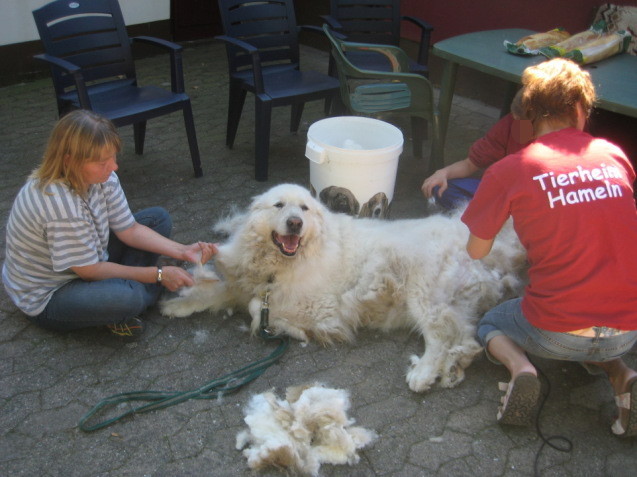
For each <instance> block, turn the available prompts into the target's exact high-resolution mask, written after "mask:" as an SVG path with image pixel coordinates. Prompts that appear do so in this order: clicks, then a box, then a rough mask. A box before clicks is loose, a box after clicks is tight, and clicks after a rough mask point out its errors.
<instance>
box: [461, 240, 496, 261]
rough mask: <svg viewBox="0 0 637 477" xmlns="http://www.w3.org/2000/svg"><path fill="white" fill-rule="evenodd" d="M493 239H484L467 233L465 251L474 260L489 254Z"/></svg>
mask: <svg viewBox="0 0 637 477" xmlns="http://www.w3.org/2000/svg"><path fill="white" fill-rule="evenodd" d="M494 240H495V239H489V240H485V239H481V238H480V237H476V236H475V235H473V234H469V240H468V241H467V252H468V253H469V256H470V257H471V258H472V259H474V260H478V259H481V258H484V257H486V256H487V255H489V252H490V251H491V247H493V241H494Z"/></svg>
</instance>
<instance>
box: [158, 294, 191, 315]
mask: <svg viewBox="0 0 637 477" xmlns="http://www.w3.org/2000/svg"><path fill="white" fill-rule="evenodd" d="M159 310H160V312H161V314H162V315H164V316H168V317H170V318H184V317H186V316H190V315H192V314H193V313H195V312H197V311H200V310H198V309H195V307H193V306H191V305H190V303H189V300H187V299H186V298H184V297H179V296H178V297H175V298H169V299H167V300H164V301H162V302H161V303H160V304H159Z"/></svg>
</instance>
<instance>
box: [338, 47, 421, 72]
mask: <svg viewBox="0 0 637 477" xmlns="http://www.w3.org/2000/svg"><path fill="white" fill-rule="evenodd" d="M341 46H342V48H343V51H375V52H376V53H380V54H382V55H384V56H385V57H387V59H388V60H389V62H390V63H391V66H392V72H393V73H392V74H395V73H400V72H407V71H409V57H408V56H407V53H405V51H404V50H403V49H401V48H400V47H398V46H394V45H375V44H372V43H354V42H349V41H344V42H341Z"/></svg>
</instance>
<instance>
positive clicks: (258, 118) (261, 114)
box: [254, 98, 272, 182]
mask: <svg viewBox="0 0 637 477" xmlns="http://www.w3.org/2000/svg"><path fill="white" fill-rule="evenodd" d="M254 109H255V121H254V123H255V124H254V137H255V141H254V142H255V148H254V178H255V179H256V180H257V181H259V182H265V181H267V180H268V155H269V153H270V120H271V116H272V103H271V102H270V101H265V102H264V101H260V100H259V99H258V98H255V107H254Z"/></svg>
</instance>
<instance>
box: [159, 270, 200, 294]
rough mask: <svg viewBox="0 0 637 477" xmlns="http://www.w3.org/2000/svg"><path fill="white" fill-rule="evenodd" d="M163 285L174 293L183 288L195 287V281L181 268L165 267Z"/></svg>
mask: <svg viewBox="0 0 637 477" xmlns="http://www.w3.org/2000/svg"><path fill="white" fill-rule="evenodd" d="M161 284H162V285H163V286H164V287H165V288H167V289H168V290H170V291H171V292H174V291H177V290H179V289H180V288H183V287H191V286H193V285H194V284H195V279H194V278H193V277H192V275H191V274H190V273H188V272H187V271H186V270H184V269H183V268H181V267H174V266H172V265H164V266H163V267H162V273H161Z"/></svg>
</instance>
